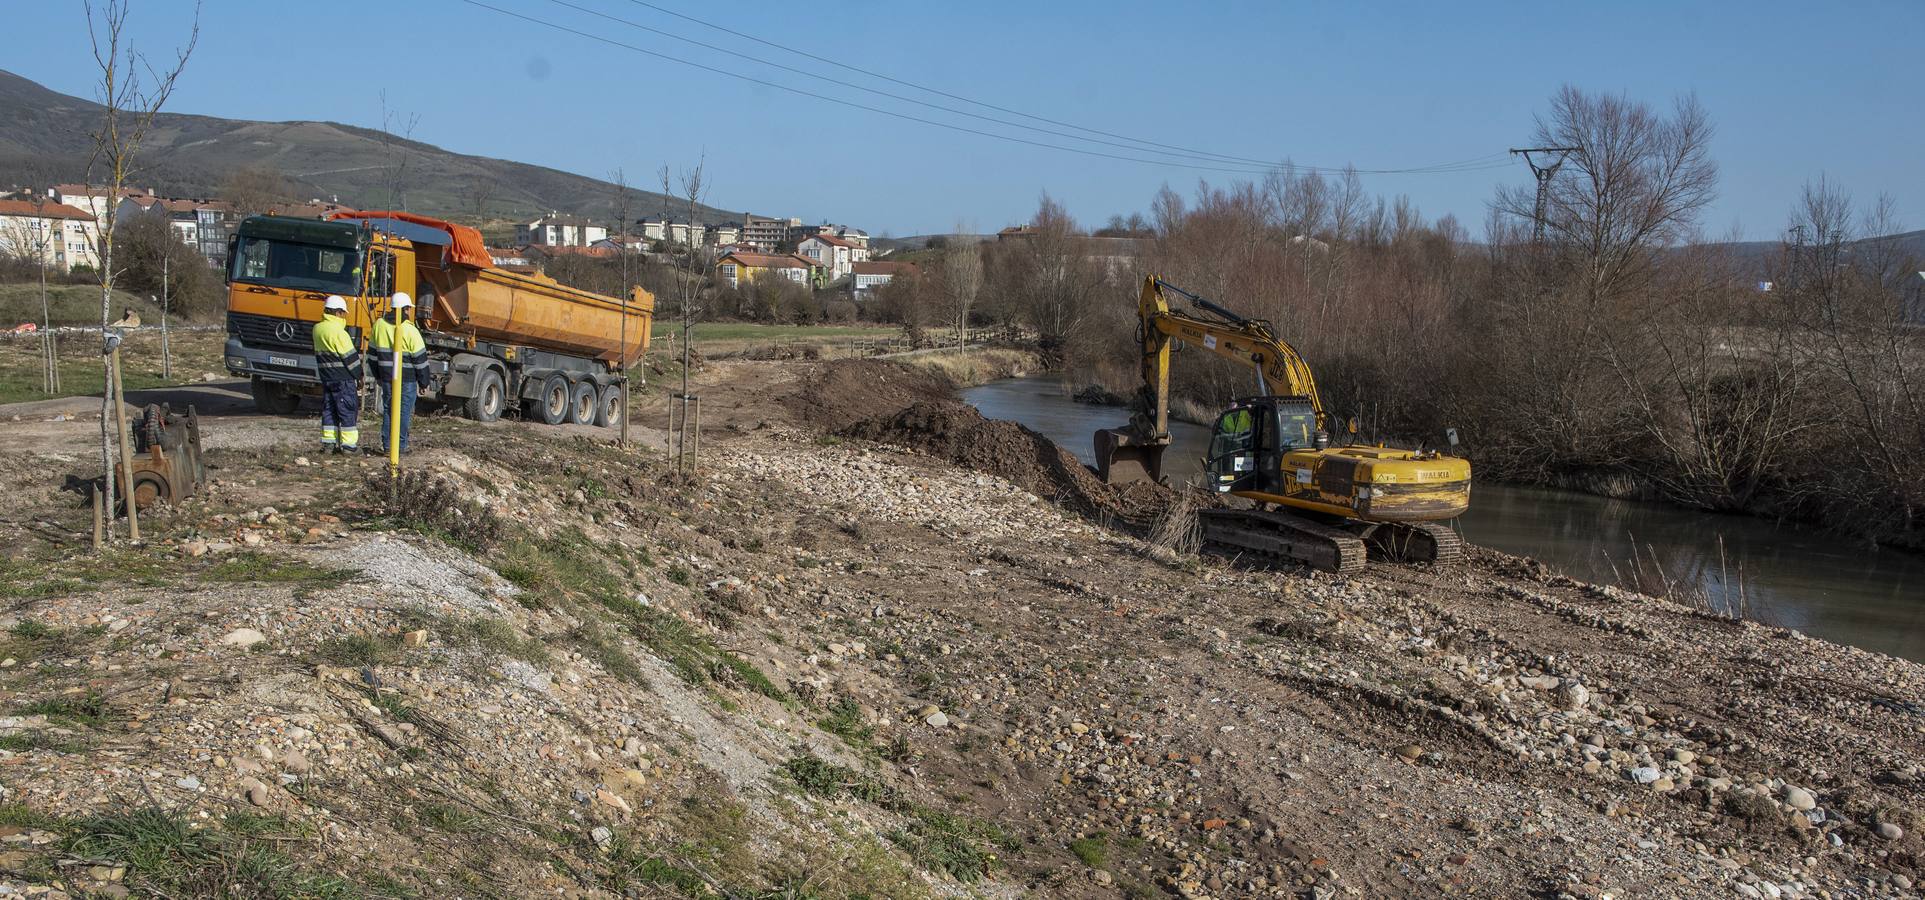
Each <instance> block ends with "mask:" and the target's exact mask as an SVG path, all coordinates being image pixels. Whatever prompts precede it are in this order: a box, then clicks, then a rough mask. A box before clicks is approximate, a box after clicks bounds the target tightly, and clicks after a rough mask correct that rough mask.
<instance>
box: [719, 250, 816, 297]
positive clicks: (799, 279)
mask: <svg viewBox="0 0 1925 900" xmlns="http://www.w3.org/2000/svg"><path fill="white" fill-rule="evenodd" d="M813 268H814V265H813V264H812V263H810V262H809V261H808V260H806V259H803V258H801V257H799V256H795V255H794V254H789V253H781V254H774V253H748V252H744V251H740V250H737V251H733V252H730V253H728V254H727V255H725V256H723V257H722V258H721V259H719V260H716V262H715V275H716V278H717V279H718V280H719V281H721V282H722V283H723V284H725V285H728V286H729V287H732V288H733V287H741V286H743V285H745V284H749V283H751V282H753V281H755V280H756V279H758V278H768V277H771V276H773V277H776V278H783V279H787V280H789V281H793V282H795V283H796V284H801V285H807V284H809V283H810V280H811V279H810V275H811V270H812V269H813Z"/></svg>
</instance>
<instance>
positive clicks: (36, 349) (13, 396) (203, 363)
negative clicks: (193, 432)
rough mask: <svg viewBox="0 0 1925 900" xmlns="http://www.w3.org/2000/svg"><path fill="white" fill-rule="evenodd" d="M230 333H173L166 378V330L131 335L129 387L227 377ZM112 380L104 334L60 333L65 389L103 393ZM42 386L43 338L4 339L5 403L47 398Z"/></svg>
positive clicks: (63, 392)
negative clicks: (225, 351)
mask: <svg viewBox="0 0 1925 900" xmlns="http://www.w3.org/2000/svg"><path fill="white" fill-rule="evenodd" d="M226 340H227V335H225V334H223V333H221V332H218V331H191V332H177V333H175V334H173V335H171V336H170V339H169V344H170V349H171V350H172V351H173V356H174V377H173V379H172V380H171V381H169V380H167V379H164V378H162V377H161V358H160V329H158V328H151V329H150V328H142V329H140V330H139V331H136V332H134V333H133V334H132V335H131V336H129V337H128V338H127V342H126V343H125V344H123V345H122V348H121V362H122V365H124V366H126V371H125V374H124V375H123V376H122V377H123V380H124V381H125V382H126V385H125V387H126V389H127V390H129V391H139V390H145V389H147V388H156V387H162V386H165V385H168V384H183V383H187V382H193V381H199V380H200V379H201V376H202V375H203V374H206V373H208V372H213V373H215V374H216V375H221V376H223V377H225V375H226V372H227V370H226V369H225V368H224V367H223V366H222V363H221V347H222V344H223V343H224V342H225V341H226ZM106 383H107V376H106V369H105V367H104V366H103V365H102V364H101V359H100V336H99V335H97V334H63V335H61V336H60V394H59V396H62V397H75V396H81V395H87V394H91V395H93V396H96V397H98V396H100V391H101V389H102V388H103V387H104V386H105V385H106ZM45 399H47V394H45V393H43V392H41V390H40V340H39V339H38V338H32V337H22V338H7V339H4V340H0V403H20V402H24V401H28V400H45Z"/></svg>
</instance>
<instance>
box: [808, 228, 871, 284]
mask: <svg viewBox="0 0 1925 900" xmlns="http://www.w3.org/2000/svg"><path fill="white" fill-rule="evenodd" d="M795 255H797V256H800V257H802V258H804V259H807V260H808V261H810V262H812V263H814V264H816V265H818V266H821V267H822V270H823V274H824V275H825V276H826V277H827V278H828V280H829V281H836V280H839V279H841V278H842V277H843V276H845V275H848V274H849V267H850V266H852V265H854V264H855V263H857V262H860V261H863V260H866V259H868V257H869V251H868V250H866V249H864V248H861V247H857V246H856V245H855V244H853V243H850V242H849V241H846V240H843V239H842V238H839V237H836V236H835V235H833V234H812V235H809V236H808V237H805V238H803V239H802V240H801V241H799V242H797V243H796V245H795Z"/></svg>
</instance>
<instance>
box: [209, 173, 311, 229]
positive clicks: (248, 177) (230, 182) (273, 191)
mask: <svg viewBox="0 0 1925 900" xmlns="http://www.w3.org/2000/svg"><path fill="white" fill-rule="evenodd" d="M297 190H298V189H297V188H296V186H295V184H294V182H292V181H289V180H288V178H287V176H285V175H282V174H281V173H280V172H277V171H275V170H274V169H272V168H269V167H266V166H244V167H242V168H239V169H235V170H234V171H233V172H232V173H230V174H229V175H228V176H227V179H226V180H225V181H223V182H221V189H220V194H219V195H218V196H219V197H220V198H221V199H222V200H225V201H227V203H228V205H230V206H232V207H234V215H236V216H238V217H240V218H247V217H248V216H254V215H260V214H261V213H264V212H267V211H268V210H270V209H273V208H274V207H276V206H279V205H282V204H285V203H291V202H293V201H294V200H295V199H296V197H295V194H296V192H297Z"/></svg>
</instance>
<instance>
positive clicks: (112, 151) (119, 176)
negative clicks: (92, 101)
mask: <svg viewBox="0 0 1925 900" xmlns="http://www.w3.org/2000/svg"><path fill="white" fill-rule="evenodd" d="M82 8H83V9H84V10H85V11H86V15H87V36H88V38H89V40H90V41H91V43H92V47H93V54H94V62H95V64H96V65H97V66H99V68H100V86H99V89H98V91H99V97H98V99H99V101H100V106H101V113H100V116H101V120H100V129H99V130H98V131H96V132H95V133H94V135H93V144H94V151H93V158H92V159H91V160H90V161H89V163H88V176H89V177H88V181H89V182H90V183H91V182H92V181H93V180H94V179H93V173H94V172H95V171H96V170H98V171H101V172H103V173H104V175H105V177H104V178H103V179H102V182H103V186H104V187H105V188H106V190H107V212H106V215H105V217H104V221H103V222H102V223H101V235H100V327H101V330H102V332H103V333H104V332H106V330H107V328H108V326H109V325H110V324H111V323H112V322H113V303H114V220H115V218H116V214H117V213H116V211H117V209H118V205H119V202H120V197H121V193H122V192H123V191H124V190H125V189H126V186H127V183H128V182H129V181H130V180H132V179H133V178H134V176H135V174H136V173H137V171H138V168H137V161H138V157H139V153H140V147H141V142H142V141H144V140H146V138H147V133H148V131H149V129H151V128H152V127H153V124H154V117H155V116H157V115H159V113H160V110H161V107H162V106H165V105H166V103H167V98H168V97H169V96H172V94H173V93H174V84H175V82H176V81H177V80H178V79H179V78H180V73H181V72H182V70H184V69H186V68H187V59H188V57H189V56H191V55H193V52H194V45H195V43H197V42H198V41H199V40H200V5H199V4H198V3H196V4H195V6H194V23H193V26H192V28H191V29H190V30H189V32H188V36H187V42H186V44H185V45H184V46H182V47H180V48H179V49H177V50H175V52H174V60H173V62H172V63H171V64H166V65H163V66H161V67H158V68H157V67H155V66H154V65H153V64H152V63H150V62H149V60H148V59H147V57H146V55H145V54H142V53H141V52H140V51H139V50H136V49H134V48H133V47H132V46H130V45H129V44H128V43H127V42H126V40H125V34H124V32H125V30H126V26H127V14H128V2H127V0H104V2H103V3H102V4H101V8H100V10H99V13H98V15H96V12H95V9H94V3H93V2H92V0H88V2H86V3H84V4H83V5H82ZM105 365H106V366H107V370H108V378H107V383H108V385H109V388H110V389H109V390H108V391H106V392H105V393H104V394H103V396H102V397H101V404H100V459H101V466H102V468H104V469H105V470H106V472H107V477H106V479H105V481H106V494H105V503H106V506H105V508H106V509H107V510H108V512H109V514H110V515H111V513H112V511H113V509H114V476H113V471H114V437H115V435H114V426H113V424H112V423H113V421H114V418H115V416H114V413H115V411H116V410H115V408H114V403H115V402H116V400H115V398H114V392H113V391H112V390H111V386H112V384H113V369H114V367H113V364H112V363H111V362H107V363H105ZM130 487H131V485H130ZM132 506H133V504H132V503H131V502H130V503H128V507H129V509H128V515H129V518H130V519H131V518H132V516H133V514H134V510H133V509H132ZM104 536H105V540H106V541H107V542H108V543H111V542H112V541H113V540H114V529H113V526H112V524H111V522H110V523H109V524H108V526H107V528H106V531H105V532H104Z"/></svg>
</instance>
